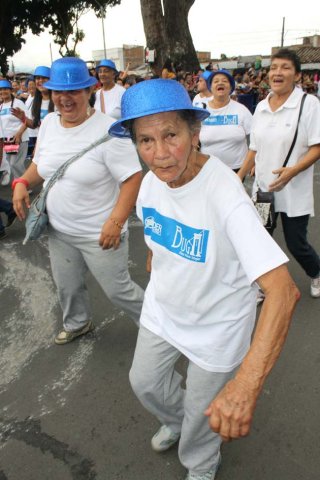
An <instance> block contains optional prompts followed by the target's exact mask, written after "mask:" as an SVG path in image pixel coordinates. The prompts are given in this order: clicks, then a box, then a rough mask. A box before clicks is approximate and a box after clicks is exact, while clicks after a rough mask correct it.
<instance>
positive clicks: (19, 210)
mask: <svg viewBox="0 0 320 480" xmlns="http://www.w3.org/2000/svg"><path fill="white" fill-rule="evenodd" d="M12 202H13V208H14V211H15V212H16V214H17V217H18V218H19V220H24V219H25V218H26V208H27V209H29V208H30V197H29V193H28V190H27V187H26V186H25V185H24V184H23V183H17V185H16V186H15V189H14V192H13V199H12Z"/></svg>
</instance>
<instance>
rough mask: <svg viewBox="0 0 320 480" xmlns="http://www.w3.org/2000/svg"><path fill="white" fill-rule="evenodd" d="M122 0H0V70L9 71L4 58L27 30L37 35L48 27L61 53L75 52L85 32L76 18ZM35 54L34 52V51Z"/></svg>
mask: <svg viewBox="0 0 320 480" xmlns="http://www.w3.org/2000/svg"><path fill="white" fill-rule="evenodd" d="M120 3H121V0H91V1H89V0H1V2H0V69H1V71H2V73H3V74H6V73H7V71H8V64H7V58H8V57H10V56H12V55H14V54H15V53H16V52H18V51H19V50H20V49H21V47H22V45H23V44H24V43H25V40H24V39H23V38H22V36H23V35H25V34H26V33H27V30H28V29H30V30H31V31H32V33H33V34H35V35H39V34H40V33H41V32H43V31H44V29H45V28H48V29H49V31H50V33H51V34H52V35H53V36H54V39H55V42H56V43H57V44H58V45H59V51H60V54H61V55H62V56H66V55H68V56H73V55H76V48H77V45H78V43H79V42H81V41H82V40H83V39H84V32H83V31H82V30H80V29H79V28H78V20H79V18H80V17H81V15H83V14H84V13H86V12H88V11H89V10H90V9H91V10H94V11H95V12H96V15H97V16H101V14H102V9H104V8H105V7H107V6H111V7H112V6H114V5H118V4H120ZM35 53H36V52H35Z"/></svg>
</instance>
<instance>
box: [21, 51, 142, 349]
mask: <svg viewBox="0 0 320 480" xmlns="http://www.w3.org/2000/svg"><path fill="white" fill-rule="evenodd" d="M96 82H97V80H96V79H95V78H94V77H91V76H89V72H88V69H87V66H86V64H85V62H84V61H83V60H81V59H79V58H72V57H66V58H61V59H59V60H56V61H55V62H53V64H52V67H51V75H50V80H49V81H47V82H46V83H45V84H44V87H46V88H48V89H50V90H52V99H53V101H54V104H55V108H56V111H55V112H52V113H50V114H48V115H47V116H46V117H45V118H44V120H43V122H42V124H41V127H40V130H39V135H38V140H37V145H36V150H35V155H34V158H33V161H32V164H31V165H30V167H29V169H28V170H27V171H26V173H25V174H24V175H23V176H22V177H21V178H18V179H16V180H15V181H14V182H13V185H12V188H13V189H14V196H13V202H14V207H15V211H16V213H17V214H18V217H19V218H20V219H23V218H24V217H25V211H24V206H26V207H29V206H30V199H29V195H28V191H27V189H28V188H29V187H31V188H32V187H35V186H36V185H39V184H41V183H42V182H43V181H44V185H46V184H47V182H48V181H49V180H50V178H51V177H52V175H53V174H54V173H55V172H56V171H57V169H58V168H59V167H60V166H61V165H63V164H64V163H65V162H66V161H67V160H68V159H70V158H71V157H73V156H74V155H75V154H77V153H79V152H82V151H84V152H83V154H82V156H81V157H80V158H78V160H77V161H75V162H74V163H72V165H70V166H69V167H68V168H67V170H66V171H65V173H64V175H63V177H62V178H61V179H59V180H58V181H57V182H56V183H55V184H54V185H53V186H52V188H51V189H50V190H49V193H48V196H47V201H46V209H47V212H48V216H49V229H48V233H49V251H50V261H51V266H52V272H53V277H54V280H55V283H56V286H57V290H58V295H59V300H60V305H61V308H62V312H63V329H62V330H61V331H60V333H59V334H58V335H57V336H56V338H55V343H56V344H58V345H62V344H65V343H68V342H71V341H72V340H73V339H74V338H76V337H78V336H79V335H83V334H85V333H88V332H89V331H91V330H93V328H94V325H93V322H92V314H91V310H90V305H89V298H88V291H87V288H86V283H85V273H86V272H87V271H88V270H90V271H91V273H92V274H93V276H94V277H95V278H96V280H97V281H98V282H99V284H100V285H101V287H102V289H103V290H104V292H105V293H106V295H107V296H108V297H109V299H110V300H111V301H112V302H114V303H115V304H116V305H117V306H119V307H120V308H121V309H123V310H125V311H126V312H128V313H129V315H130V316H131V317H132V318H133V320H134V321H135V322H136V323H137V324H138V322H139V316H140V311H141V306H142V300H143V290H142V289H141V288H140V287H139V286H138V285H137V284H135V283H134V282H133V281H132V280H131V278H130V275H129V272H128V238H127V228H128V224H127V219H128V216H129V214H130V211H131V209H132V207H133V206H134V204H135V201H136V197H137V193H138V189H139V186H140V182H141V166H140V163H139V160H138V157H137V154H136V152H135V149H134V147H133V145H132V143H131V142H130V141H127V140H125V141H123V140H118V139H111V141H109V142H108V143H102V144H101V145H99V146H96V147H95V148H91V150H89V151H85V149H86V148H87V147H89V146H90V145H92V144H93V143H94V142H96V141H97V140H98V139H100V138H102V137H103V136H105V135H106V126H108V125H111V123H112V119H111V118H110V117H108V116H107V115H103V114H102V113H101V112H98V111H95V110H94V109H93V108H91V107H90V105H89V98H90V95H91V88H92V87H93V85H95V83H96Z"/></svg>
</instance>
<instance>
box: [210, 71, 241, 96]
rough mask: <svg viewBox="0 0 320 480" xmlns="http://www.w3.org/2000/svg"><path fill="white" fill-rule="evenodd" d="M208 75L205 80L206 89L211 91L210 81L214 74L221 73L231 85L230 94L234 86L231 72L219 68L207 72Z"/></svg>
mask: <svg viewBox="0 0 320 480" xmlns="http://www.w3.org/2000/svg"><path fill="white" fill-rule="evenodd" d="M209 73H210V75H209V77H208V79H207V80H206V81H207V87H208V90H210V91H211V83H212V79H213V77H214V76H215V75H218V73H220V74H222V75H225V76H226V77H227V78H228V80H229V82H230V85H231V90H230V94H231V93H232V92H233V90H234V89H235V88H236V82H235V80H234V78H233V76H232V75H231V73H229V72H228V70H224V69H221V70H214V71H213V72H209Z"/></svg>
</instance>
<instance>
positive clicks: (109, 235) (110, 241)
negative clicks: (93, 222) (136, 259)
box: [99, 218, 121, 250]
mask: <svg viewBox="0 0 320 480" xmlns="http://www.w3.org/2000/svg"><path fill="white" fill-rule="evenodd" d="M117 223H118V222H117ZM117 223H115V220H112V219H111V218H108V220H107V221H106V222H105V223H104V224H103V227H102V230H101V234H100V239H99V245H100V247H102V249H103V250H107V249H109V248H113V249H114V250H116V249H117V248H118V247H119V245H120V240H121V226H119V225H120V224H119V223H118V225H117Z"/></svg>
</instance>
